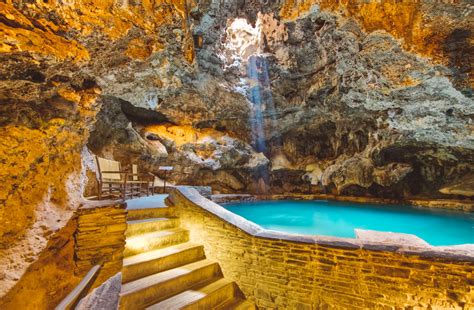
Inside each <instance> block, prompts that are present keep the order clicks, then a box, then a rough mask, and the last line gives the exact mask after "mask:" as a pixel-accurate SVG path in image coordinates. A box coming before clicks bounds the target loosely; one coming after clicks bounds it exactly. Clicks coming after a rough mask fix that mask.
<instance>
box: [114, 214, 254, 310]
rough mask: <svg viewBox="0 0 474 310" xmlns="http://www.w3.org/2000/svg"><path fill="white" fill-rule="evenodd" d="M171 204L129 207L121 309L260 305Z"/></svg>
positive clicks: (216, 307) (250, 306)
mask: <svg viewBox="0 0 474 310" xmlns="http://www.w3.org/2000/svg"><path fill="white" fill-rule="evenodd" d="M174 210H175V209H174V208H173V207H166V206H163V207H159V208H154V207H151V208H150V207H147V208H143V209H142V208H133V209H129V210H128V219H129V220H128V229H127V233H126V236H127V244H126V248H125V252H124V256H125V258H124V261H123V270H122V279H123V280H122V281H123V285H122V290H121V293H120V309H134V310H135V309H159V310H162V309H173V310H174V309H256V307H255V305H254V304H253V303H251V302H250V301H248V300H246V299H245V296H244V295H243V293H242V292H241V291H240V289H239V287H238V286H237V284H236V283H235V282H233V281H230V280H227V279H225V278H224V277H223V275H222V271H221V269H220V266H219V264H218V263H217V262H214V261H211V260H208V259H206V255H205V253H204V248H203V246H202V245H199V244H193V243H190V242H189V232H188V231H187V230H185V229H183V228H181V227H180V223H179V219H178V218H176V217H175V216H174V215H175V211H174Z"/></svg>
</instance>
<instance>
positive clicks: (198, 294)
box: [147, 278, 234, 310]
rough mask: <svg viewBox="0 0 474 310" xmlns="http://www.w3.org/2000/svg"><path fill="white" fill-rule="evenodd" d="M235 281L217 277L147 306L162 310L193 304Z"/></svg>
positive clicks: (150, 308) (154, 309) (151, 309)
mask: <svg viewBox="0 0 474 310" xmlns="http://www.w3.org/2000/svg"><path fill="white" fill-rule="evenodd" d="M232 283H234V281H231V280H228V279H226V278H216V279H213V281H212V282H210V283H209V282H208V283H207V284H205V285H200V286H198V287H195V288H191V289H189V290H186V291H184V292H182V293H179V294H177V295H175V296H172V297H170V298H168V299H165V300H163V301H161V302H159V303H157V304H154V305H153V306H150V307H148V308H147V310H160V309H163V310H165V309H180V308H182V307H184V306H189V305H192V304H193V303H195V302H197V301H198V300H200V299H203V298H205V297H206V296H208V295H209V294H212V293H213V292H215V291H217V290H219V289H221V288H223V287H225V286H227V285H230V284H232Z"/></svg>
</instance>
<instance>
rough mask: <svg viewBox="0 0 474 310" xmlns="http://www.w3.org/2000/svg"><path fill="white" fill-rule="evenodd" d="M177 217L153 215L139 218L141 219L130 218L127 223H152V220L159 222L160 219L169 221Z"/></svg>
mask: <svg viewBox="0 0 474 310" xmlns="http://www.w3.org/2000/svg"><path fill="white" fill-rule="evenodd" d="M176 219H178V218H177V217H153V218H148V219H141V220H130V221H127V224H128V225H133V224H141V223H152V222H161V221H169V220H176Z"/></svg>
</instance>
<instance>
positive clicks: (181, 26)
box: [0, 0, 194, 294]
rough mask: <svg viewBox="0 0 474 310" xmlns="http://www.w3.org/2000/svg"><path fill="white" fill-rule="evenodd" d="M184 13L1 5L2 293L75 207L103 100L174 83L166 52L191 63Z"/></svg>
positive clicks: (74, 4)
mask: <svg viewBox="0 0 474 310" xmlns="http://www.w3.org/2000/svg"><path fill="white" fill-rule="evenodd" d="M190 5H191V4H190ZM186 10H187V8H186V6H185V2H184V1H179V0H177V1H158V0H157V1H145V2H143V3H138V2H132V1H113V0H106V1H103V0H98V1H74V0H73V1H58V0H53V1H12V0H7V1H3V2H2V3H0V34H1V38H2V40H1V43H0V58H1V66H0V134H1V135H2V143H0V179H1V180H2V182H0V222H1V225H0V266H2V270H1V271H0V272H1V275H2V276H1V278H2V279H3V280H2V285H1V290H0V294H2V293H5V291H6V290H7V289H8V288H9V287H10V286H9V285H10V284H12V283H14V281H17V280H18V279H19V278H20V277H21V275H22V274H23V272H24V271H25V270H26V268H27V267H28V266H29V265H30V264H31V263H32V262H33V261H35V259H36V258H37V257H38V255H39V254H40V253H41V251H42V250H43V249H45V247H46V245H47V242H48V239H49V238H50V237H51V235H52V234H53V233H54V232H57V231H58V229H60V228H61V227H63V226H64V225H65V223H67V221H68V220H69V218H70V217H71V215H72V213H73V212H72V211H73V210H74V209H75V208H76V207H77V206H78V205H79V203H78V201H79V199H80V198H81V196H82V193H83V191H84V186H85V183H86V180H87V178H86V167H88V166H90V163H89V161H90V155H89V152H88V151H87V149H85V148H84V147H85V144H86V143H87V140H88V137H89V131H90V129H91V128H92V127H93V124H94V122H95V117H96V114H97V112H98V111H99V110H100V107H101V104H102V102H103V100H104V99H103V96H107V95H113V94H117V93H120V94H122V93H126V94H127V95H129V96H132V97H136V98H138V97H139V96H138V92H139V87H138V85H140V87H145V88H147V87H148V86H146V85H150V87H152V88H153V87H154V88H160V87H161V86H162V85H168V84H170V85H171V84H173V81H171V80H172V79H173V76H174V72H173V73H172V72H169V71H168V70H167V69H166V62H167V59H168V58H176V59H177V60H178V61H180V63H181V64H182V66H183V68H184V69H183V70H184V71H185V70H188V68H189V67H190V63H191V62H192V60H193V57H194V51H193V49H192V39H191V35H190V32H189V30H188V27H187V25H186ZM151 55H154V56H153V57H150V56H151ZM160 68H164V69H162V74H161V75H160V77H158V76H157V75H156V72H157V71H159V70H160ZM147 70H148V73H146V72H145V71H147ZM140 72H141V73H140ZM114 83H115V84H116V85H115V86H112V85H113V84H114ZM119 84H120V85H121V86H118V85H119ZM109 87H110V88H109ZM124 89H125V90H127V89H128V90H130V89H134V91H137V95H133V94H131V93H130V92H129V91H124ZM114 92H115V93H114ZM148 93H149V90H148V89H145V90H142V95H143V96H142V98H141V99H140V102H143V101H150V100H152V99H153V98H151V99H150V98H148V97H146V96H147V94H148ZM127 95H123V96H124V97H126V96H127ZM145 97H146V98H145ZM150 102H151V101H150ZM12 260H14V261H15V263H14V264H11V263H10V262H11V261H12ZM6 266H7V267H6ZM12 281H13V282H12ZM4 284H5V285H4Z"/></svg>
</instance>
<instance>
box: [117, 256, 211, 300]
mask: <svg viewBox="0 0 474 310" xmlns="http://www.w3.org/2000/svg"><path fill="white" fill-rule="evenodd" d="M212 264H216V262H214V261H211V260H208V259H203V260H200V261H197V262H194V263H191V264H187V265H183V266H180V267H177V268H173V269H169V270H166V271H163V272H159V273H156V274H153V275H150V276H147V277H144V278H141V279H138V280H135V281H132V282H129V283H126V284H124V285H123V286H122V290H121V292H120V295H122V296H123V295H127V294H130V293H134V292H137V291H140V290H142V289H144V288H147V287H149V286H153V285H157V284H159V283H162V282H166V281H168V280H171V279H173V278H178V277H180V276H182V275H185V274H188V273H191V272H192V271H195V270H198V269H200V268H203V267H205V266H208V265H212Z"/></svg>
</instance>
